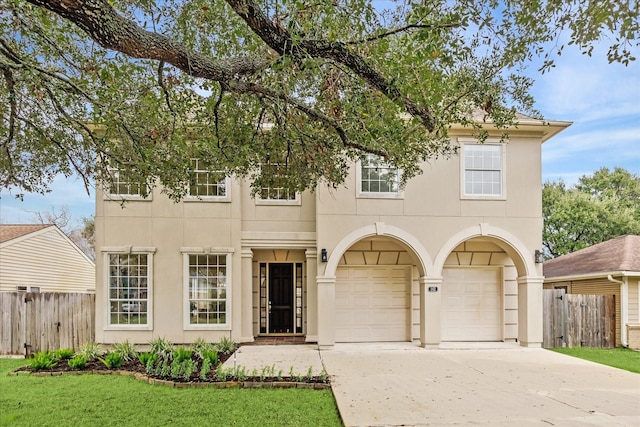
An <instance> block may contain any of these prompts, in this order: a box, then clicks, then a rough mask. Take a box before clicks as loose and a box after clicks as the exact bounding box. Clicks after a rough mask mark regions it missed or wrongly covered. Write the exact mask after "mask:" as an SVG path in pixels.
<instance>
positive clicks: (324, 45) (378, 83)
mask: <svg viewBox="0 0 640 427" xmlns="http://www.w3.org/2000/svg"><path fill="white" fill-rule="evenodd" d="M30 1H31V0H30ZM226 2H227V3H228V4H229V5H230V6H231V7H232V8H233V10H234V11H235V12H236V13H237V14H238V16H240V17H241V18H242V19H243V20H244V21H245V22H246V23H247V25H249V27H250V28H251V29H252V30H253V32H254V33H256V34H257V35H258V36H259V37H260V38H261V39H262V40H263V41H264V42H265V43H266V44H267V45H268V46H269V47H271V48H272V49H273V50H275V51H276V52H277V53H279V54H280V55H290V56H292V57H298V58H305V57H308V56H311V57H314V58H324V59H331V60H333V61H335V62H338V63H341V64H343V65H345V66H346V67H347V68H349V69H350V70H351V71H352V72H353V73H355V74H356V75H357V76H359V77H360V78H362V79H363V80H364V81H365V82H367V84H369V85H370V86H371V87H373V88H375V89H377V90H378V91H380V92H381V93H382V94H383V95H385V96H386V97H387V98H389V99H390V100H392V101H394V102H395V103H397V104H400V105H402V106H403V107H404V108H405V109H406V110H407V112H408V113H409V114H411V115H412V116H415V117H419V118H420V120H421V121H422V124H423V125H424V126H425V127H426V128H427V130H429V132H433V131H434V130H435V128H436V120H435V117H434V116H433V114H432V113H431V112H430V111H429V110H428V109H426V108H424V107H421V106H419V105H418V104H417V103H416V102H415V101H413V100H412V99H411V98H409V97H407V96H404V95H403V94H402V93H401V92H400V90H399V89H398V88H397V87H395V86H393V85H392V84H391V83H390V82H389V80H387V79H386V78H384V77H383V76H382V75H381V74H379V73H378V72H377V71H375V70H374V69H373V68H372V67H371V66H370V65H369V64H368V63H367V62H366V61H365V60H364V59H363V58H362V57H361V56H359V55H357V54H354V53H352V52H351V51H349V50H348V49H347V48H346V45H345V44H344V43H339V42H330V41H326V40H302V41H299V42H294V39H293V37H292V35H291V33H289V32H288V31H286V30H285V29H283V28H282V27H279V26H276V25H275V24H274V23H273V22H272V21H271V20H270V19H269V18H268V17H267V15H265V14H264V13H263V12H262V11H261V10H260V8H259V7H258V5H257V4H256V2H255V1H254V0H226Z"/></svg>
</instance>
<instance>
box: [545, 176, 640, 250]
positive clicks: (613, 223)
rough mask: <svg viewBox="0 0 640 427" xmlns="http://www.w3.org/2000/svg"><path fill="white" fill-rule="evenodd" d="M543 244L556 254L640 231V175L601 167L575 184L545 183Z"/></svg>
mask: <svg viewBox="0 0 640 427" xmlns="http://www.w3.org/2000/svg"><path fill="white" fill-rule="evenodd" d="M542 216H543V219H544V229H543V237H542V240H543V245H544V250H545V253H546V254H547V256H549V257H557V256H560V255H565V254H568V253H571V252H575V251H577V250H580V249H583V248H586V247H588V246H592V245H595V244H597V243H601V242H604V241H606V240H609V239H613V238H615V237H618V236H622V235H625V234H640V176H638V175H636V174H633V173H630V172H629V171H627V170H625V169H622V168H614V169H613V170H612V171H610V170H609V169H607V168H601V169H600V170H598V171H596V172H595V173H594V174H593V175H585V176H582V177H581V178H580V179H579V181H578V183H577V184H576V185H575V186H571V187H567V186H566V184H565V183H564V182H562V181H555V182H546V183H545V184H544V185H543V187H542Z"/></svg>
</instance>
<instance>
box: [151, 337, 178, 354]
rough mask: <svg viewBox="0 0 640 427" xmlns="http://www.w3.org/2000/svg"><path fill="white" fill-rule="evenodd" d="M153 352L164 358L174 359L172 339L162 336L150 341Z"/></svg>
mask: <svg viewBox="0 0 640 427" xmlns="http://www.w3.org/2000/svg"><path fill="white" fill-rule="evenodd" d="M149 345H150V346H151V352H152V353H155V354H157V355H158V357H160V358H162V359H173V352H174V349H175V347H174V345H173V343H172V342H171V341H169V340H166V339H164V338H162V337H158V338H156V339H155V340H151V341H149Z"/></svg>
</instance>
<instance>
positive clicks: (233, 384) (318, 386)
mask: <svg viewBox="0 0 640 427" xmlns="http://www.w3.org/2000/svg"><path fill="white" fill-rule="evenodd" d="M83 374H96V375H120V376H124V377H131V378H134V379H136V380H138V381H142V382H145V383H147V384H152V385H162V386H165V387H173V388H304V389H310V390H326V389H329V388H331V384H325V383H304V382H293V381H219V382H206V381H203V382H176V381H169V380H161V379H158V378H151V377H148V376H147V375H145V374H142V373H140V372H131V371H122V370H114V371H104V370H98V371H96V370H91V371H65V372H47V371H39V372H31V371H13V372H9V375H16V376H18V375H31V376H34V377H59V376H62V375H83Z"/></svg>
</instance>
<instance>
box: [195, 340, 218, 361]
mask: <svg viewBox="0 0 640 427" xmlns="http://www.w3.org/2000/svg"><path fill="white" fill-rule="evenodd" d="M191 348H192V349H193V352H194V353H195V355H196V356H198V357H199V358H200V359H201V360H204V355H205V354H206V353H208V352H209V351H212V350H215V346H214V345H213V344H210V343H208V342H206V341H205V340H204V339H203V338H198V339H197V340H196V341H195V342H194V343H193V344H192V345H191Z"/></svg>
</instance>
